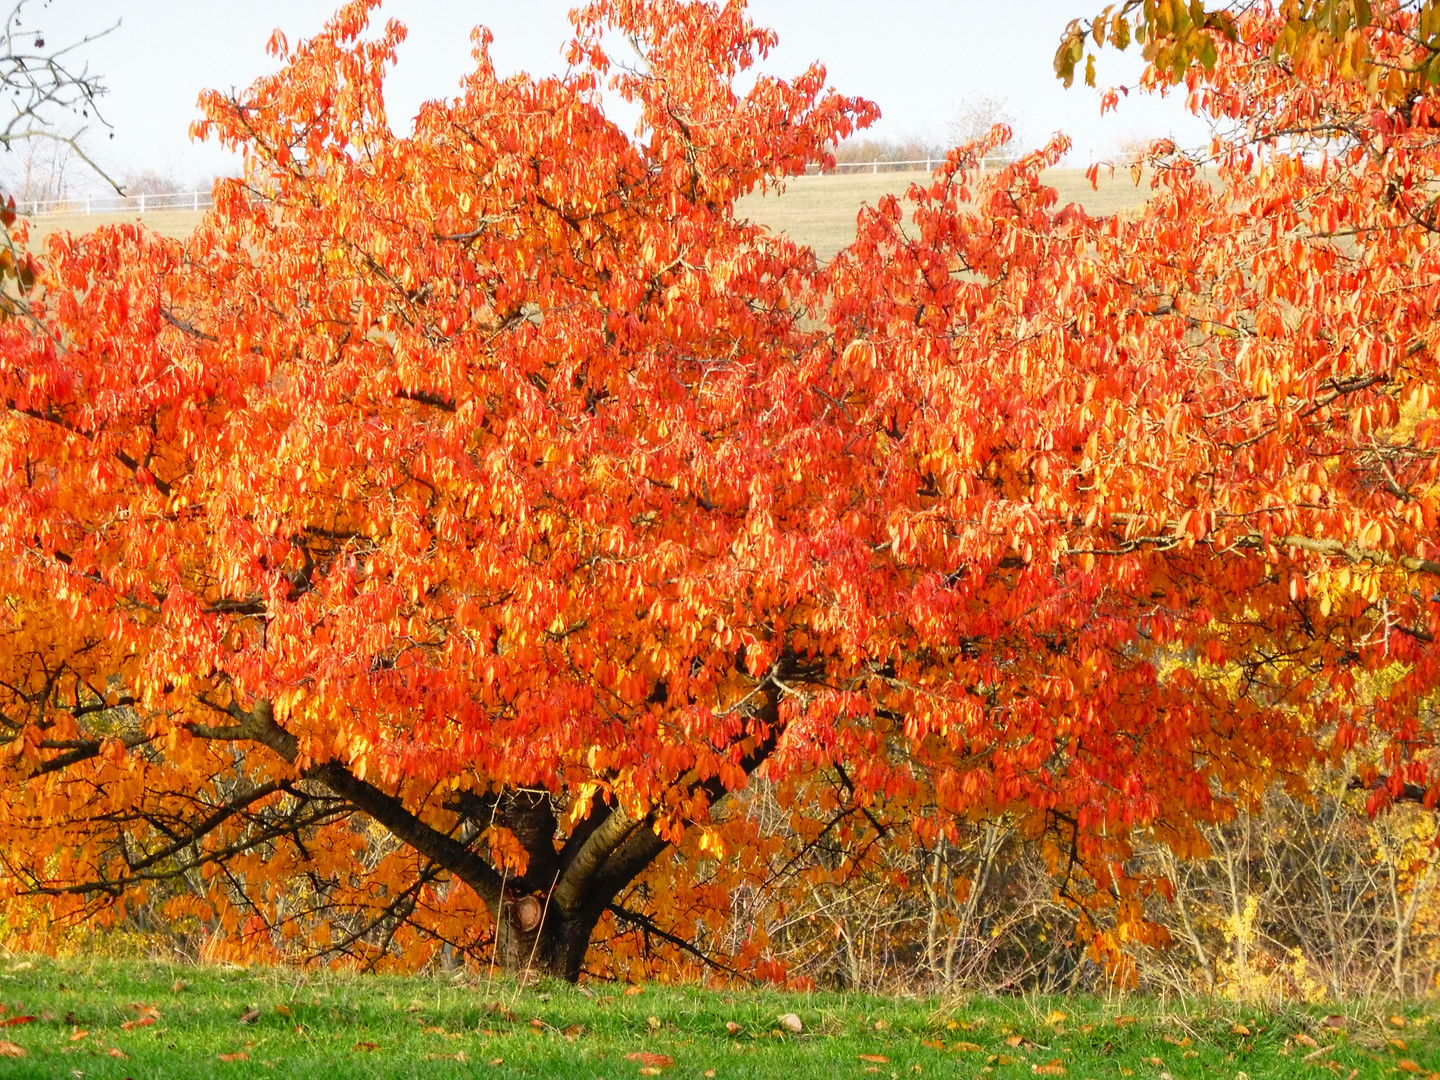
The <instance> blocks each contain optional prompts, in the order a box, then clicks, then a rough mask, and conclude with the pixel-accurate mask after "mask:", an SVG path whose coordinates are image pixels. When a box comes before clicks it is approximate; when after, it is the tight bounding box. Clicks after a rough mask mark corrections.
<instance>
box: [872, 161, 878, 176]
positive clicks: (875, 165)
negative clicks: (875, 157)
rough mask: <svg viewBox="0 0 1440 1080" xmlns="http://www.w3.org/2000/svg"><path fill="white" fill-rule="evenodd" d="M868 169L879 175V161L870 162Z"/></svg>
mask: <svg viewBox="0 0 1440 1080" xmlns="http://www.w3.org/2000/svg"><path fill="white" fill-rule="evenodd" d="M870 171H871V172H873V173H874V174H875V175H876V176H879V175H880V163H879V162H878V161H877V162H875V163H874V164H872V165H871V166H870Z"/></svg>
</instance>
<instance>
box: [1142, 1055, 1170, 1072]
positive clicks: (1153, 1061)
mask: <svg viewBox="0 0 1440 1080" xmlns="http://www.w3.org/2000/svg"><path fill="white" fill-rule="evenodd" d="M1140 1060H1141V1061H1142V1062H1144V1063H1145V1064H1146V1065H1154V1066H1155V1068H1157V1069H1159V1068H1162V1067H1163V1066H1164V1064H1165V1062H1164V1061H1163V1060H1161V1059H1160V1058H1158V1057H1148V1058H1141V1059H1140Z"/></svg>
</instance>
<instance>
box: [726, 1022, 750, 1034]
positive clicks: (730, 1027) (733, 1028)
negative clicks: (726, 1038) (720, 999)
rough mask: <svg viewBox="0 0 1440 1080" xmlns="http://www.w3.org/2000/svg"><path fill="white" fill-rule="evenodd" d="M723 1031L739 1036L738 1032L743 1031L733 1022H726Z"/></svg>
mask: <svg viewBox="0 0 1440 1080" xmlns="http://www.w3.org/2000/svg"><path fill="white" fill-rule="evenodd" d="M725 1030H726V1031H728V1032H729V1033H730V1034H731V1035H739V1034H740V1032H742V1031H744V1030H745V1029H744V1028H743V1027H741V1026H740V1025H739V1024H737V1023H736V1022H735V1021H734V1020H726V1021H725Z"/></svg>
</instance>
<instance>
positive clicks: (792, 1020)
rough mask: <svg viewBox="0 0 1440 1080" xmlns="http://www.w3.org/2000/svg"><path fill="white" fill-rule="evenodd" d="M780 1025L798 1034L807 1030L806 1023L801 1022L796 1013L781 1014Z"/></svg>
mask: <svg viewBox="0 0 1440 1080" xmlns="http://www.w3.org/2000/svg"><path fill="white" fill-rule="evenodd" d="M780 1026H781V1027H782V1028H784V1029H785V1030H786V1031H789V1032H793V1033H794V1034H796V1035H798V1034H800V1032H802V1031H804V1030H805V1025H804V1024H802V1023H801V1022H800V1017H798V1016H796V1015H795V1014H794V1013H783V1014H781V1016H780Z"/></svg>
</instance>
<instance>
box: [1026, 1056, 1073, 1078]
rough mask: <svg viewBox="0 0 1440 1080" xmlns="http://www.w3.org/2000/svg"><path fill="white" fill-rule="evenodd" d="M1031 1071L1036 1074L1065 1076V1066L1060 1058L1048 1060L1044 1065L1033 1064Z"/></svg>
mask: <svg viewBox="0 0 1440 1080" xmlns="http://www.w3.org/2000/svg"><path fill="white" fill-rule="evenodd" d="M1030 1071H1031V1072H1032V1073H1034V1074H1035V1075H1036V1076H1064V1075H1065V1066H1064V1065H1062V1064H1060V1059H1059V1058H1056V1059H1055V1060H1054V1061H1047V1062H1046V1063H1045V1064H1044V1065H1031V1066H1030Z"/></svg>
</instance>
